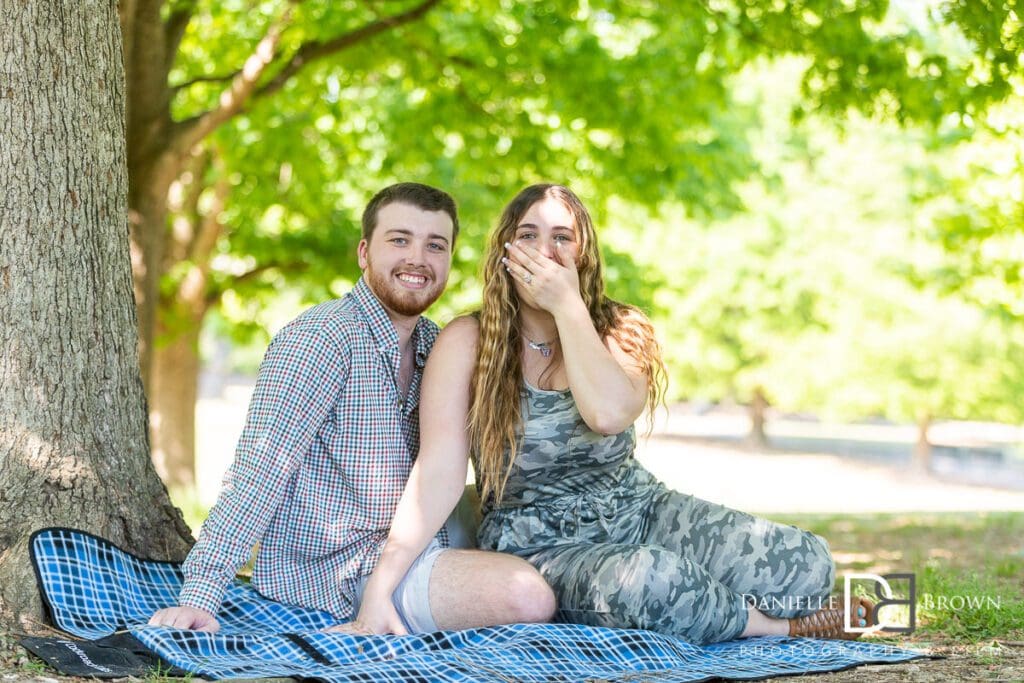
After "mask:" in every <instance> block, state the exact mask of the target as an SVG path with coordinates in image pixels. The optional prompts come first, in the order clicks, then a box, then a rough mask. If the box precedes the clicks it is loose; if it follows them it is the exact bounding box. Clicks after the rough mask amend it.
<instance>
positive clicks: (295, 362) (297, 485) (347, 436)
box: [178, 279, 447, 619]
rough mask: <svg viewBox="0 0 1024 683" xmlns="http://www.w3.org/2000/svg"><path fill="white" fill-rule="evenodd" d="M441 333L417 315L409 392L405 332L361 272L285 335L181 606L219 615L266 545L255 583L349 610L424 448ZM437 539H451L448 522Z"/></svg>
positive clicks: (264, 376)
mask: <svg viewBox="0 0 1024 683" xmlns="http://www.w3.org/2000/svg"><path fill="white" fill-rule="evenodd" d="M437 334H438V328H437V326H436V325H435V324H434V323H432V322H430V321H429V320H427V319H426V318H420V320H419V321H418V322H417V324H416V328H415V331H414V333H413V339H412V343H413V344H415V354H416V367H415V372H414V373H413V380H412V385H411V386H410V388H409V393H408V395H407V396H406V397H405V398H404V400H403V397H401V395H400V391H399V388H398V386H397V384H396V379H397V378H398V376H399V363H400V360H401V353H400V350H399V347H398V333H397V332H396V331H395V328H394V325H393V324H392V323H391V320H390V319H389V318H388V316H387V313H385V311H384V309H383V307H382V306H381V304H380V302H379V301H378V300H377V298H376V297H375V296H374V295H373V293H372V292H371V291H370V288H369V287H368V286H367V285H366V283H365V282H364V281H363V280H362V279H360V280H359V282H357V283H356V286H355V289H354V290H353V291H352V292H350V293H349V294H348V295H346V296H345V297H344V298H342V299H337V300H334V301H329V302H327V303H324V304H321V305H319V306H316V307H314V308H312V309H310V310H309V311H306V312H305V313H304V314H302V315H301V316H299V317H298V318H297V319H295V320H294V321H292V322H291V323H290V324H288V325H287V326H286V327H285V328H284V329H282V330H281V331H280V332H279V333H278V334H277V335H276V336H275V337H274V340H273V341H272V342H271V344H270V348H269V349H268V350H267V355H266V357H265V358H264V359H263V364H262V365H261V366H260V371H259V376H258V378H257V380H256V388H255V390H254V392H253V396H252V401H251V403H250V404H249V414H248V417H247V418H246V424H245V429H244V430H243V431H242V436H241V438H240V439H239V442H238V448H237V450H236V452H235V461H234V463H233V464H232V465H231V467H230V469H229V470H228V472H227V474H226V475H225V477H224V484H223V488H222V489H221V493H220V497H219V499H218V500H217V504H216V505H215V506H214V508H213V509H212V510H211V511H210V516H209V518H208V519H207V520H206V523H205V524H204V525H203V529H202V532H201V533H200V535H199V541H198V542H197V543H196V545H195V546H194V547H193V548H192V551H191V552H190V553H189V556H188V559H187V560H186V561H185V565H184V572H185V584H184V586H183V588H182V591H181V594H180V595H179V599H178V602H179V604H182V605H189V606H192V607H198V608H201V609H204V610H206V611H208V612H211V613H214V614H216V612H217V610H218V609H219V607H220V604H221V601H222V599H223V596H224V592H225V590H226V588H227V586H228V584H229V583H230V582H231V580H232V579H233V577H234V575H235V572H237V571H238V569H239V568H240V567H241V566H242V565H243V564H244V563H245V561H246V560H247V559H248V558H249V556H250V553H251V551H252V548H253V546H254V545H255V544H256V543H259V546H260V547H259V552H258V553H257V556H256V566H255V568H254V570H253V575H252V583H253V585H254V586H255V587H256V588H257V590H259V591H260V592H261V593H263V594H264V595H266V596H268V597H270V598H273V599H275V600H278V601H280V602H286V603H291V604H295V605H303V606H306V607H315V608H319V609H323V610H327V611H328V612H331V613H332V614H334V615H335V616H337V617H338V618H340V619H347V618H350V617H351V616H352V614H353V606H352V601H353V597H354V591H355V589H356V587H357V585H358V583H359V579H360V577H362V576H364V575H366V574H369V573H370V572H371V571H372V570H373V568H374V566H375V565H376V563H377V560H378V558H379V557H380V551H381V549H382V546H383V545H384V541H385V540H386V538H387V534H388V530H389V528H390V526H391V518H392V516H393V515H394V511H395V508H396V507H397V505H398V500H399V498H400V497H401V495H402V489H403V488H404V486H405V482H406V479H407V478H408V476H409V470H410V469H411V467H412V461H413V459H414V458H415V456H416V453H417V451H418V445H419V444H418V441H419V417H418V410H417V408H418V406H419V395H420V379H421V377H422V372H423V365H424V364H425V362H426V358H427V354H428V353H429V352H430V348H431V346H433V344H434V340H435V339H436V338H437ZM439 539H440V541H441V543H442V545H444V546H447V535H446V531H445V530H444V529H442V530H441V533H440V534H439Z"/></svg>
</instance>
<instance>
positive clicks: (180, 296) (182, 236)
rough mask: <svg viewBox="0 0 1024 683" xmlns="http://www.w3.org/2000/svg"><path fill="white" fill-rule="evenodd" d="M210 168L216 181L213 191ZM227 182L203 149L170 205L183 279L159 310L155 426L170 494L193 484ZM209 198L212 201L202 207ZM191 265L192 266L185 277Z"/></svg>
mask: <svg viewBox="0 0 1024 683" xmlns="http://www.w3.org/2000/svg"><path fill="white" fill-rule="evenodd" d="M211 169H212V170H213V171H214V174H215V175H216V176H217V178H216V180H214V181H213V182H212V183H210V184H209V185H207V183H206V180H207V175H208V174H209V172H210V171H211ZM224 175H225V174H224V172H223V168H222V166H221V164H220V162H219V158H218V157H217V156H216V154H215V153H214V151H213V150H212V149H210V148H206V149H197V150H195V151H194V153H193V154H191V155H190V156H189V158H188V160H187V163H186V165H185V170H184V172H183V173H182V174H181V175H180V177H179V178H178V179H177V180H175V181H174V183H173V186H172V191H171V193H170V195H171V196H170V197H169V200H168V208H169V209H170V211H171V216H172V230H171V231H170V235H169V239H168V243H167V253H166V257H165V258H166V261H167V263H166V264H165V266H164V268H163V270H164V271H169V270H171V269H172V266H173V265H175V264H177V269H178V271H183V272H182V274H181V275H180V277H179V279H178V281H177V283H176V284H177V287H176V288H175V289H174V290H173V291H172V292H169V293H166V294H165V295H164V296H163V297H162V298H161V299H160V302H159V307H158V309H157V333H156V336H155V338H154V343H153V346H152V362H153V372H152V383H151V385H150V390H149V397H150V413H149V418H150V422H149V426H150V433H151V434H152V437H153V463H154V464H155V465H156V469H157V472H158V473H159V474H160V477H161V478H162V479H163V480H164V483H166V484H167V485H168V486H170V487H172V488H177V487H192V486H194V485H195V466H196V462H195V460H196V459H195V444H196V399H198V397H199V391H198V388H199V371H200V358H199V335H200V332H201V331H202V327H203V319H204V318H205V317H206V314H207V313H208V312H209V310H210V307H211V306H212V305H214V304H215V303H216V301H217V300H218V298H219V292H217V291H212V288H211V286H210V277H209V275H210V268H211V261H212V259H213V255H214V252H215V250H216V246H217V240H219V239H220V237H221V235H222V232H223V230H224V225H223V224H222V223H221V222H220V215H221V212H222V211H223V210H224V206H225V203H226V202H227V198H228V194H229V193H230V184H229V183H228V182H227V180H226V179H225V177H224ZM204 195H205V196H206V198H207V199H208V201H206V202H200V198H201V197H203V196H204ZM201 203H202V204H204V206H203V207H200V204H201ZM185 263H188V264H189V266H188V268H187V269H184V270H183V269H182V265H183V264H185Z"/></svg>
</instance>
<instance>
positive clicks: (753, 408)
mask: <svg viewBox="0 0 1024 683" xmlns="http://www.w3.org/2000/svg"><path fill="white" fill-rule="evenodd" d="M749 411H750V435H749V436H748V438H749V440H750V443H751V445H753V446H755V447H757V448H766V447H767V446H768V435H767V434H766V433H765V431H764V425H765V420H766V417H765V413H766V412H767V411H768V398H767V397H766V396H765V395H764V388H763V387H760V386H759V387H756V388H755V389H754V396H753V398H752V399H751V400H750V407H749Z"/></svg>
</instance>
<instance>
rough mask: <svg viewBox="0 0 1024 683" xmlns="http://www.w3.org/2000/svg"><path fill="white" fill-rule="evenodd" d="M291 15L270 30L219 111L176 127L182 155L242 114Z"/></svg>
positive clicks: (176, 142)
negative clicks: (223, 124) (226, 122)
mask: <svg viewBox="0 0 1024 683" xmlns="http://www.w3.org/2000/svg"><path fill="white" fill-rule="evenodd" d="M291 15H292V8H291V7H289V8H288V9H286V10H285V11H284V14H282V16H281V18H280V20H278V21H277V22H275V23H274V24H272V25H271V26H270V28H268V29H267V33H266V34H265V35H264V36H263V38H261V39H260V42H259V43H257V44H256V49H255V50H253V52H252V54H251V55H249V57H248V58H247V59H246V60H245V65H244V66H243V67H242V69H241V71H239V72H238V73H237V74H235V76H234V78H232V80H231V85H229V86H228V87H227V89H225V90H224V91H223V92H222V93H221V94H220V97H219V98H218V105H217V107H215V108H213V109H211V110H209V111H207V112H205V113H203V114H200V115H199V116H195V117H193V118H191V119H188V120H185V121H179V122H176V123H175V125H174V129H173V134H172V137H173V143H172V144H173V146H174V148H175V150H176V151H177V152H178V153H179V154H186V153H187V152H188V150H189V149H191V148H192V147H193V146H194V145H195V144H196V143H198V142H199V141H200V140H202V139H203V138H205V137H206V136H207V135H209V134H210V133H212V132H213V131H214V130H215V129H216V128H217V127H218V126H220V125H221V124H222V123H224V122H225V121H227V120H228V119H230V118H231V117H233V116H235V115H236V114H237V113H238V112H240V111H241V110H242V107H243V106H244V105H245V103H246V101H247V100H248V99H249V98H250V97H251V95H252V93H253V92H254V90H255V89H256V83H257V81H259V79H260V77H261V76H262V75H263V74H264V73H266V70H267V67H268V66H269V65H270V63H271V62H272V61H273V59H274V57H275V52H276V51H277V45H278V43H279V42H280V40H281V34H282V33H283V32H284V28H285V26H287V25H288V23H289V22H290V21H291Z"/></svg>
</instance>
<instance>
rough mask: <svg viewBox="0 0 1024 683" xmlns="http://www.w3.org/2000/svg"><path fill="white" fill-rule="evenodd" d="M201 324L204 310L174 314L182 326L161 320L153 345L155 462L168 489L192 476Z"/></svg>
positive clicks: (188, 484) (190, 482) (186, 483)
mask: <svg viewBox="0 0 1024 683" xmlns="http://www.w3.org/2000/svg"><path fill="white" fill-rule="evenodd" d="M181 323H184V324H183V325H182V324H181ZM202 324H203V321H202V316H200V317H199V318H198V319H193V318H192V317H191V316H189V317H188V318H186V319H182V318H176V320H175V327H179V325H180V329H178V330H176V331H174V332H171V331H169V330H168V329H167V325H166V324H161V325H160V326H159V327H158V331H157V340H158V341H157V343H156V345H155V346H154V348H153V380H152V384H151V386H150V397H151V401H150V410H149V421H150V427H151V433H152V436H153V464H154V465H155V466H156V471H157V473H158V474H159V475H160V478H161V479H162V480H163V481H164V483H165V484H167V486H168V487H170V488H171V489H177V488H190V487H192V486H194V485H195V482H196V476H195V448H196V399H197V398H198V396H199V391H198V385H199V331H200V329H201V328H202Z"/></svg>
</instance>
